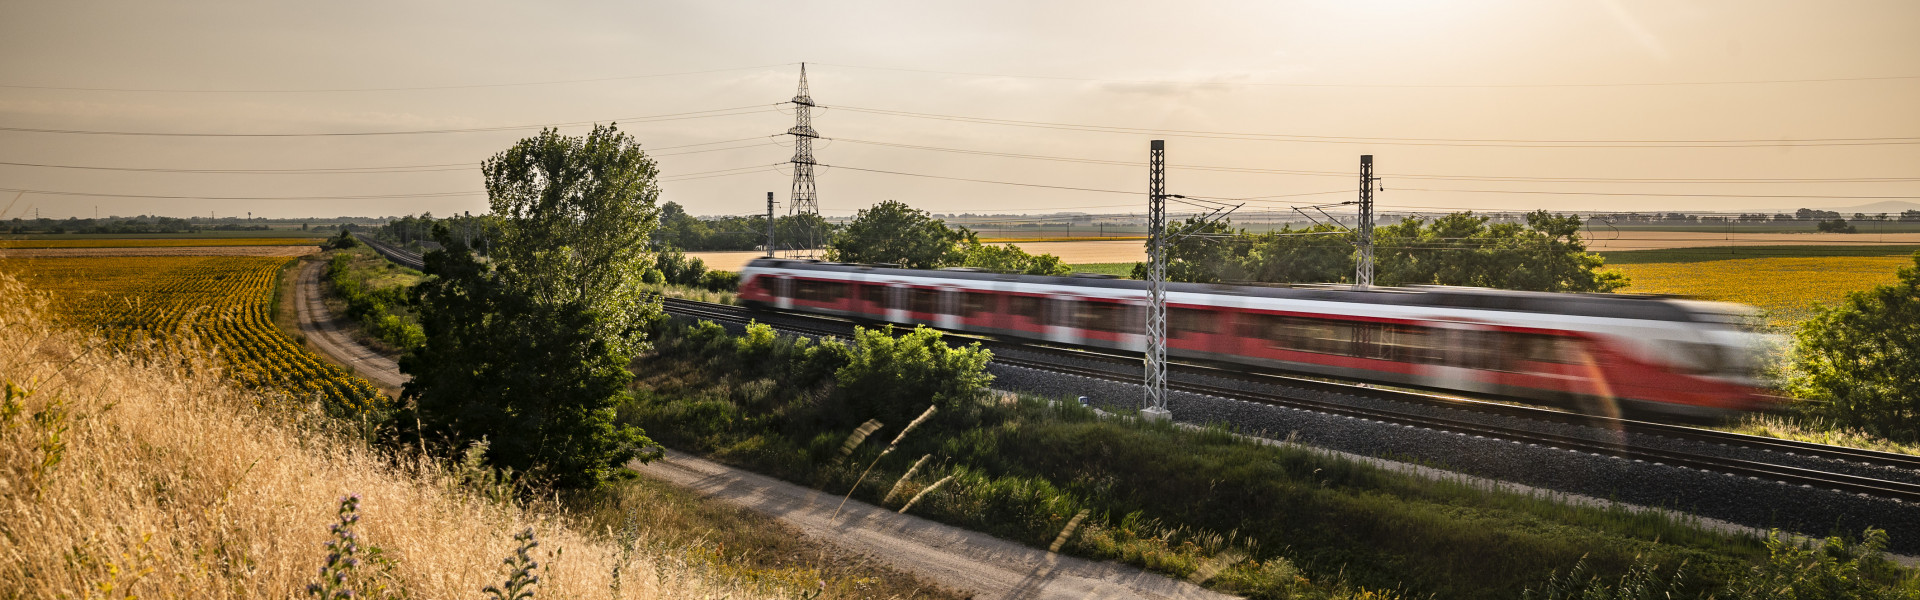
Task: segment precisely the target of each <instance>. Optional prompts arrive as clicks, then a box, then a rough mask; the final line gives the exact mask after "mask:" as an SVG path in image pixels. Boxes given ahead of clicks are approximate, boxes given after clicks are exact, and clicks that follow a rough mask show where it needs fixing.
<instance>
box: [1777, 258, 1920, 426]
mask: <svg viewBox="0 0 1920 600" xmlns="http://www.w3.org/2000/svg"><path fill="white" fill-rule="evenodd" d="M1794 342H1795V344H1794V349H1795V352H1794V361H1793V362H1794V367H1795V371H1796V375H1795V376H1794V377H1793V378H1792V380H1791V382H1790V384H1789V389H1790V390H1791V391H1792V392H1793V393H1794V395H1795V396H1798V397H1800V398H1802V399H1805V400H1807V403H1806V404H1805V405H1804V406H1803V408H1805V409H1806V411H1807V412H1808V413H1810V414H1812V415H1814V416H1817V417H1821V418H1825V419H1829V420H1831V421H1833V422H1835V423H1837V424H1840V425H1843V426H1847V427H1855V428H1859V429H1863V430H1866V431H1869V432H1872V433H1874V434H1878V435H1881V436H1885V437H1888V438H1893V439H1896V440H1901V441H1907V442H1912V441H1920V253H1915V254H1914V266H1911V267H1907V268H1903V269H1901V270H1900V271H1899V281H1897V282H1896V283H1894V284H1892V285H1883V286H1880V287H1877V288H1874V289H1871V290H1866V291H1859V292H1853V293H1851V294H1848V295H1847V300H1846V302H1845V303H1843V304H1841V305H1839V306H1836V307H1832V308H1829V309H1827V310H1824V311H1822V312H1821V313H1820V314H1819V315H1818V316H1815V317H1814V318H1813V320H1811V321H1808V322H1807V323H1806V324H1805V325H1802V326H1801V327H1800V331H1799V332H1798V333H1796V334H1795V336H1794Z"/></svg>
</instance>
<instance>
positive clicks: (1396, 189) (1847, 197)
mask: <svg viewBox="0 0 1920 600" xmlns="http://www.w3.org/2000/svg"><path fill="white" fill-rule="evenodd" d="M1392 189H1393V191H1396V192H1467V193H1474V194H1552V195H1559V196H1659V197H1663V198H1666V197H1671V198H1832V199H1842V200H1910V199H1916V198H1920V196H1845V195H1833V194H1666V193H1658V192H1566V191H1549V190H1456V189H1445V188H1401V187H1397V188H1392Z"/></svg>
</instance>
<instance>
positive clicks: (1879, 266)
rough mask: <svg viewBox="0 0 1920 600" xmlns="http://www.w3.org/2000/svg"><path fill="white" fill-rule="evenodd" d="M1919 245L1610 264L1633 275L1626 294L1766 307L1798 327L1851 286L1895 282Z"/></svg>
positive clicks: (1708, 254) (1656, 253)
mask: <svg viewBox="0 0 1920 600" xmlns="http://www.w3.org/2000/svg"><path fill="white" fill-rule="evenodd" d="M1913 250H1914V248H1912V247H1900V246H1880V247H1838V248H1833V247H1821V246H1807V247H1774V248H1743V249H1740V250H1739V253H1738V254H1728V253H1727V250H1725V249H1713V248H1700V249H1691V250H1653V251H1644V252H1620V253H1608V254H1607V255H1606V256H1607V266H1608V268H1617V269H1619V270H1620V272H1622V273H1625V274H1626V275H1627V276H1628V277H1629V278H1631V279H1632V280H1633V283H1632V284H1631V285H1630V286H1628V287H1627V288H1626V289H1623V290H1621V291H1622V292H1628V293H1640V294H1680V295H1684V296H1690V297H1695V298H1700V299H1703V300H1718V301H1722V302H1738V303H1741V304H1750V305H1753V306H1757V307H1760V309H1762V310H1764V311H1766V313H1767V320H1768V321H1769V322H1770V323H1771V324H1773V325H1776V326H1792V325H1797V324H1799V323H1800V322H1803V321H1805V320H1807V319H1808V318H1810V317H1812V316H1813V315H1814V314H1815V311H1816V308H1815V305H1816V304H1828V305H1831V304H1835V303H1838V302H1840V301H1841V300H1843V299H1845V298H1846V295H1847V292H1852V291H1858V290H1864V289H1869V288H1872V287H1874V286H1878V285H1884V284H1888V283H1893V281H1894V272H1895V271H1897V270H1898V269H1899V268H1900V267H1901V266H1904V265H1906V264H1909V263H1911V262H1912V259H1911V258H1909V256H1910V254H1908V253H1909V252H1912V251H1913Z"/></svg>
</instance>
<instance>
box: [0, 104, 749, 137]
mask: <svg viewBox="0 0 1920 600" xmlns="http://www.w3.org/2000/svg"><path fill="white" fill-rule="evenodd" d="M774 106H778V104H764V105H763V104H755V105H749V106H739V107H733V108H719V109H714V110H701V111H693V112H684V113H670V114H664V115H648V116H641V117H623V118H619V119H600V120H594V121H571V122H566V123H543V124H537V125H503V126H495V127H463V128H448V129H415V130H405V131H347V132H305V133H205V132H161V131H101V130H91V129H42V128H34V127H0V131H14V132H22V133H56V134H69V135H120V136H143V137H205V138H288V137H353V136H381V135H424V134H442V133H476V132H485V131H516V130H527V129H545V128H549V127H571V126H577V125H593V124H596V123H619V122H627V123H635V122H639V123H650V122H656V121H679V120H684V119H707V118H713V117H735V116H740V115H751V114H759V113H764V112H778V111H777V110H776V109H774V108H772V107H774Z"/></svg>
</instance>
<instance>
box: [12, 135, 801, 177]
mask: <svg viewBox="0 0 1920 600" xmlns="http://www.w3.org/2000/svg"><path fill="white" fill-rule="evenodd" d="M767 137H768V136H754V137H750V138H740V139H734V140H721V141H718V142H703V143H699V144H681V145H678V146H661V147H659V148H651V149H646V151H647V156H649V157H662V156H680V155H683V154H699V153H702V152H720V151H725V150H741V149H746V148H758V147H760V146H762V145H764V144H748V145H745V146H734V147H729V148H711V149H706V150H690V151H686V152H660V151H661V150H673V149H678V148H695V147H701V146H712V145H716V144H732V143H737V142H746V141H762V142H764V141H766V139H767ZM0 165H4V166H12V167H38V168H46V169H75V170H83V171H122V172H130V173H214V174H231V175H363V174H380V173H430V172H439V171H465V170H468V169H474V168H478V167H479V166H480V162H478V161H473V162H460V163H439V164H426V165H385V166H368V167H332V168H304V169H183V168H165V167H107V166H98V165H58V164H48V163H26V162H5V161H0Z"/></svg>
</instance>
